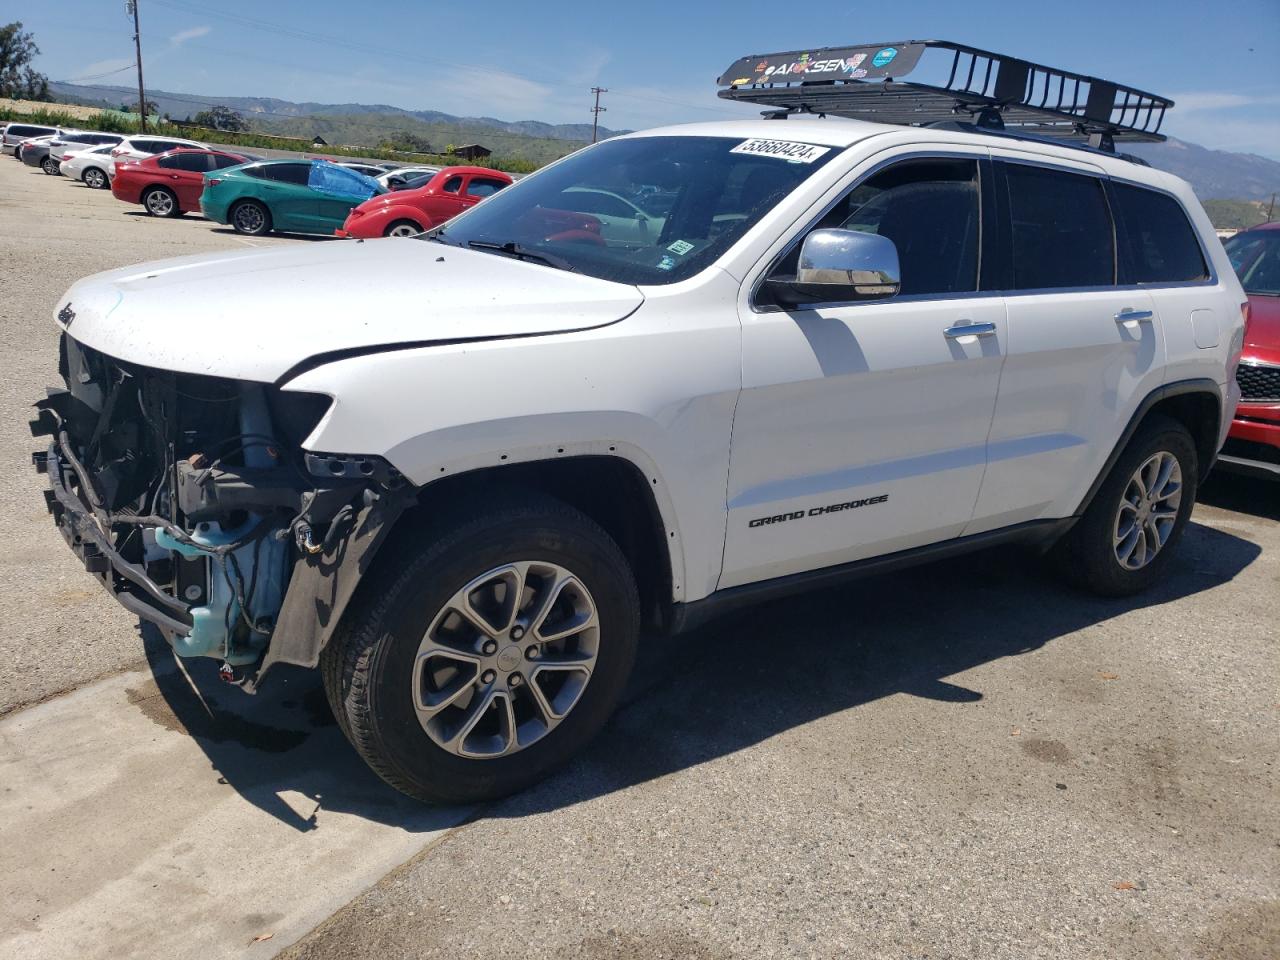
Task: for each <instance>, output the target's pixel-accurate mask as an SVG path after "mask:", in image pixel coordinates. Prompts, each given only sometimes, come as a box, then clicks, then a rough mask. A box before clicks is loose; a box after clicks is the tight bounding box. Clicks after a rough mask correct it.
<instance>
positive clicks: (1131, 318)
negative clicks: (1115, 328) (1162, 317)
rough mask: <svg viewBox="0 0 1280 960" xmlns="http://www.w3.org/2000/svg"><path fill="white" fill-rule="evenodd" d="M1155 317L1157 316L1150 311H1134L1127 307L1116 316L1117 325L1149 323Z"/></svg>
mask: <svg viewBox="0 0 1280 960" xmlns="http://www.w3.org/2000/svg"><path fill="white" fill-rule="evenodd" d="M1154 316H1155V314H1154V313H1152V312H1151V311H1150V310H1134V309H1133V308H1132V307H1125V308H1124V309H1123V310H1121V311H1120V312H1119V313H1117V314H1116V323H1132V322H1139V321H1149V320H1151V319H1152V317H1154Z"/></svg>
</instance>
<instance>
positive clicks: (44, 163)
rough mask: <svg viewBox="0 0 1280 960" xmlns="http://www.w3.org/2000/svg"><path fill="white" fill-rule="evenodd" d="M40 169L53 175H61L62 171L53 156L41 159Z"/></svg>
mask: <svg viewBox="0 0 1280 960" xmlns="http://www.w3.org/2000/svg"><path fill="white" fill-rule="evenodd" d="M40 169H41V170H43V171H44V172H45V173H46V174H48V175H49V176H51V177H56V176H59V175H60V174H61V172H62V171H61V170H59V169H58V161H57V160H54V159H53V157H45V158H44V159H43V160H41V161H40Z"/></svg>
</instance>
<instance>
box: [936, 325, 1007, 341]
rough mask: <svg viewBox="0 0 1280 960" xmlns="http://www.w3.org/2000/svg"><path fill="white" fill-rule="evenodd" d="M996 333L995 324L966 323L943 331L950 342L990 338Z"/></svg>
mask: <svg viewBox="0 0 1280 960" xmlns="http://www.w3.org/2000/svg"><path fill="white" fill-rule="evenodd" d="M995 332H996V325H995V324H994V323H970V322H968V321H965V322H964V323H959V324H956V325H955V326H954V327H947V329H945V330H943V331H942V333H943V335H944V336H945V337H946V338H947V339H948V340H958V339H959V338H960V337H989V336H991V335H992V334H993V333H995Z"/></svg>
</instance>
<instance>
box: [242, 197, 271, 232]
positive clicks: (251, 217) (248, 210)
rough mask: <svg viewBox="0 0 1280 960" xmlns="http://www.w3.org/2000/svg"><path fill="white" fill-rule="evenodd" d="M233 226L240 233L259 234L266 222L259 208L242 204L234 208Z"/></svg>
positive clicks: (250, 204)
mask: <svg viewBox="0 0 1280 960" xmlns="http://www.w3.org/2000/svg"><path fill="white" fill-rule="evenodd" d="M234 225H235V227H236V229H237V230H239V231H240V232H241V233H261V232H262V228H263V227H264V226H265V225H266V220H265V218H264V217H263V216H262V210H261V209H260V208H259V207H257V206H256V205H254V204H252V203H242V204H240V206H238V207H236V212H235V215H234Z"/></svg>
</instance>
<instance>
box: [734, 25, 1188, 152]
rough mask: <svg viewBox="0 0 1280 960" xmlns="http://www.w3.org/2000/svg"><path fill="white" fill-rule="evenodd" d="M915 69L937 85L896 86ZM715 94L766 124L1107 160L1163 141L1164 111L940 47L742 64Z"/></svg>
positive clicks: (1137, 96) (837, 51)
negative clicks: (1094, 151)
mask: <svg viewBox="0 0 1280 960" xmlns="http://www.w3.org/2000/svg"><path fill="white" fill-rule="evenodd" d="M934 51H937V53H934ZM926 55H927V56H926ZM922 59H924V60H925V61H927V62H926V68H927V70H928V72H929V74H930V77H931V79H933V80H935V81H941V82H923V81H915V80H903V79H901V78H902V77H905V76H907V75H908V74H910V73H911V72H912V71H914V70H916V68H917V67H918V66H919V65H920V63H921V60H922ZM948 59H949V63H948ZM944 75H945V77H946V79H945V81H942V77H943V76H944ZM718 84H719V86H721V87H723V88H724V89H722V90H720V91H719V95H720V96H721V97H723V98H724V99H726V100H740V101H743V102H746V103H755V104H761V105H764V106H769V107H775V108H779V109H777V110H775V111H770V112H769V113H768V114H766V115H772V116H778V117H783V116H786V115H788V114H791V113H815V114H831V115H833V116H841V117H851V118H853V119H856V120H870V121H873V122H876V123H894V124H905V125H911V126H926V125H931V124H944V123H954V122H956V121H960V122H967V123H971V124H974V125H976V126H978V127H979V128H986V129H991V130H1004V131H1005V132H1007V133H1009V134H1013V135H1018V134H1024V135H1031V136H1034V137H1050V138H1054V139H1059V140H1077V141H1079V140H1083V141H1086V142H1087V143H1088V144H1089V145H1090V146H1092V147H1096V148H1100V149H1104V150H1112V151H1114V143H1115V142H1117V141H1148V142H1158V141H1161V140H1164V139H1165V137H1164V135H1163V134H1161V133H1160V125H1161V124H1162V123H1163V122H1164V113H1165V111H1166V110H1167V109H1169V108H1170V107H1172V106H1173V101H1172V100H1169V99H1167V98H1165V97H1158V96H1156V95H1155V94H1151V93H1146V92H1144V91H1142V90H1138V89H1135V88H1133V87H1127V86H1124V85H1122V84H1119V83H1115V82H1114V81H1111V80H1101V79H1098V78H1097V77H1089V76H1085V75H1083V74H1079V73H1071V72H1070V71H1067V70H1058V69H1055V68H1053V67H1046V66H1042V65H1040V64H1038V63H1031V62H1029V61H1027V60H1020V59H1018V58H1016V57H1007V56H1004V55H1003V54H999V53H991V52H989V51H987V50H979V49H978V48H976V47H970V46H966V45H965V44H960V43H952V42H950V41H948V40H913V41H909V42H906V43H888V44H863V45H858V46H850V47H820V48H817V49H812V50H800V51H792V52H788V53H769V54H761V55H758V56H750V57H743V58H742V59H740V60H738V61H736V62H735V63H734V64H733V65H732V66H730V67H729V69H727V70H726V71H725V72H724V73H723V74H721V76H720V78H719V80H718Z"/></svg>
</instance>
